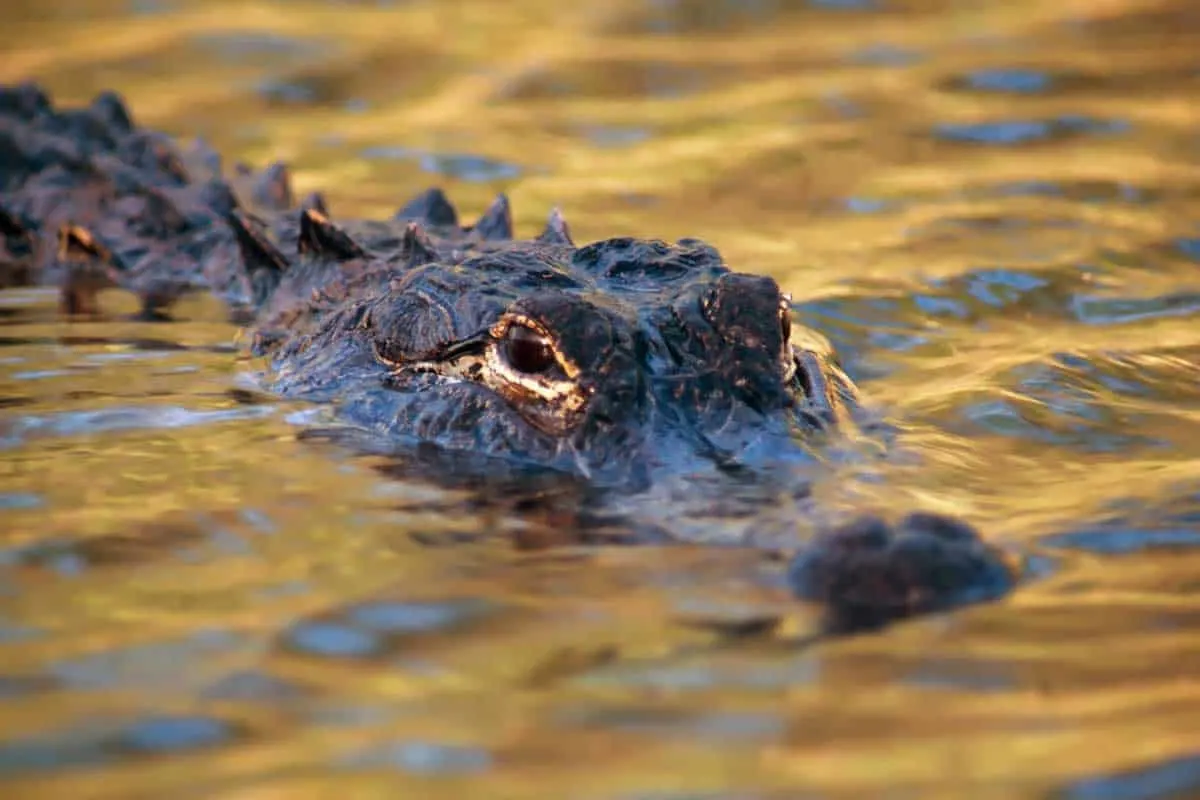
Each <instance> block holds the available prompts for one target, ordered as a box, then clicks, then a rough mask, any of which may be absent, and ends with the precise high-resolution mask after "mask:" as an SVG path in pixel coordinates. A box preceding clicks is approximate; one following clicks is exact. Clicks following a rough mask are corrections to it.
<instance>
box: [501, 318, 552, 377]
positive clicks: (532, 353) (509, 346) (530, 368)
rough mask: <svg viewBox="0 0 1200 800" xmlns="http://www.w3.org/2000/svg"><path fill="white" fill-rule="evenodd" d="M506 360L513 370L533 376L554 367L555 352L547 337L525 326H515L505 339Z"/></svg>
mask: <svg viewBox="0 0 1200 800" xmlns="http://www.w3.org/2000/svg"><path fill="white" fill-rule="evenodd" d="M504 358H505V360H507V361H508V364H509V366H511V367H512V368H513V369H515V370H517V371H519V372H524V373H527V374H531V375H533V374H537V373H539V372H545V371H546V370H548V369H549V368H550V367H551V366H553V364H554V350H553V349H551V347H550V343H549V342H548V341H546V337H545V336H542V335H541V334H540V333H537V332H536V331H533V330H530V329H529V328H526V327H525V326H523V325H513V326H512V327H511V328H509V329H508V334H507V335H506V336H505V338H504Z"/></svg>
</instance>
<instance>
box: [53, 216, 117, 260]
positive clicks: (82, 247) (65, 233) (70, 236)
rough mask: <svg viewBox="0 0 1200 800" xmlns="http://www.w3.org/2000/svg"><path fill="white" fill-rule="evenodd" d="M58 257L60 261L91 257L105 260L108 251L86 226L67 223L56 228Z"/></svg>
mask: <svg viewBox="0 0 1200 800" xmlns="http://www.w3.org/2000/svg"><path fill="white" fill-rule="evenodd" d="M58 258H59V260H61V261H81V260H87V259H93V258H95V259H100V260H102V261H107V260H108V259H109V253H108V250H107V249H105V247H104V246H103V245H102V244H100V243H99V242H97V241H96V239H95V237H93V236H92V233H91V231H89V230H88V229H87V228H83V227H81V226H79V225H72V224H70V223H67V224H65V225H62V226H60V227H59V229H58Z"/></svg>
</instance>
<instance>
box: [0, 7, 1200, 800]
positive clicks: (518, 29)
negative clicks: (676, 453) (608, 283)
mask: <svg viewBox="0 0 1200 800" xmlns="http://www.w3.org/2000/svg"><path fill="white" fill-rule="evenodd" d="M5 31H6V36H5V37H4V43H3V44H2V45H0V48H2V49H3V57H2V58H0V81H4V82H8V81H13V80H17V79H21V78H27V77H32V78H37V79H38V80H40V81H42V82H44V83H45V84H46V85H47V86H48V87H49V88H50V89H51V91H52V92H53V94H54V95H55V98H56V100H58V101H62V102H70V101H81V100H86V99H88V98H89V97H90V96H91V95H92V94H94V93H95V92H97V91H98V90H100V89H103V88H109V87H114V88H117V89H119V90H120V91H122V92H123V93H124V94H125V95H126V97H127V98H128V99H129V101H130V104H131V106H132V108H133V110H134V112H135V115H136V116H137V118H138V119H139V121H140V122H142V123H144V124H148V125H152V126H155V127H161V128H163V129H166V130H168V131H170V132H172V133H176V134H179V135H181V136H191V135H196V134H199V135H203V136H204V137H205V138H207V139H209V140H210V141H211V142H212V143H213V144H214V145H215V146H216V147H217V148H218V149H219V150H220V151H221V152H222V153H225V154H227V156H228V157H229V158H230V159H234V158H242V159H246V160H248V161H252V162H263V161H266V160H270V159H285V160H287V161H289V162H290V163H291V164H292V167H293V170H294V176H295V183H296V188H297V190H298V191H301V192H304V191H308V190H310V189H316V188H320V189H322V190H323V191H324V192H325V193H326V195H327V197H328V198H329V201H330V205H331V207H332V208H333V210H334V212H335V214H337V215H342V216H347V215H351V214H385V213H388V212H390V211H391V210H393V209H394V208H395V207H397V206H398V205H399V204H400V203H401V202H402V201H403V200H404V199H406V198H407V196H409V195H411V194H414V193H416V192H417V191H419V190H420V189H423V188H424V187H425V186H427V185H429V184H432V183H438V184H441V185H443V186H445V187H446V188H447V189H448V191H449V192H450V194H451V196H452V197H453V198H454V199H455V200H456V202H458V203H459V204H460V205H461V207H462V208H463V210H464V212H466V214H467V215H468V216H470V215H472V214H474V213H477V212H479V211H481V210H482V209H483V208H484V207H485V206H486V205H487V203H488V202H490V200H491V198H492V197H493V196H494V194H495V193H496V192H497V191H501V190H502V191H505V192H507V193H508V194H509V195H510V197H511V198H512V200H513V204H514V207H515V208H516V212H517V224H518V229H519V231H520V232H521V233H533V232H535V231H536V230H538V229H539V228H540V226H541V224H542V220H543V219H544V216H545V214H546V213H547V212H548V210H549V209H550V208H551V207H552V206H555V205H558V206H561V207H562V208H563V209H564V210H565V212H566V214H567V216H568V219H569V220H570V224H571V226H572V230H573V232H574V234H575V236H576V238H577V239H579V240H585V241H586V240H591V239H595V238H601V237H606V236H612V235H618V234H637V235H646V236H658V237H662V238H667V239H672V238H678V237H681V236H701V237H703V238H705V239H706V240H709V241H711V242H712V243H714V244H715V245H716V246H718V247H719V248H720V250H721V251H722V253H723V254H724V255H725V257H726V259H727V260H728V261H729V262H730V263H731V264H734V265H736V266H738V267H740V268H743V269H749V270H755V271H762V272H768V273H770V274H772V275H774V276H776V277H777V278H778V279H779V280H780V282H781V283H782V284H783V285H784V288H785V289H786V290H788V291H791V292H792V293H793V295H794V296H795V298H796V300H797V301H798V302H799V303H800V308H801V312H802V315H803V316H804V317H805V318H806V320H807V321H809V322H810V323H811V324H813V325H814V326H816V327H818V328H820V329H821V330H822V331H823V332H825V333H827V334H828V335H830V336H831V337H832V338H834V340H835V341H836V342H837V343H838V345H839V347H840V348H841V349H842V351H843V353H844V355H845V357H846V362H847V365H848V367H849V368H850V369H851V371H852V372H854V373H855V375H856V376H857V377H859V378H860V380H861V383H862V385H863V388H864V390H865V392H866V393H867V395H868V396H869V397H870V398H871V400H872V401H873V402H874V403H876V404H877V405H878V406H879V407H880V408H882V409H884V412H885V413H886V414H887V415H888V416H889V417H890V418H893V419H895V420H896V421H897V422H899V423H901V424H902V425H903V432H904V436H903V449H904V451H905V453H906V454H907V455H906V456H905V457H900V458H897V459H895V460H888V461H885V463H883V464H881V465H872V466H871V467H870V471H869V472H867V471H866V469H865V468H864V467H862V466H861V465H859V466H855V467H854V468H853V469H854V471H850V469H851V468H850V467H847V468H846V469H832V468H831V472H830V475H829V477H828V479H826V480H825V481H823V482H822V483H821V485H819V486H818V487H817V496H818V499H819V500H820V501H821V502H824V503H827V504H829V505H831V506H836V505H839V504H841V505H852V504H856V503H865V502H870V503H874V504H878V505H881V506H884V507H890V508H907V507H912V506H914V505H921V506H924V507H929V508H934V509H936V510H942V511H947V512H951V513H957V514H962V515H964V516H966V517H967V518H969V519H970V520H971V521H972V522H974V523H976V524H978V525H979V526H980V527H981V528H982V529H983V530H985V531H986V532H987V533H988V534H989V535H990V536H993V537H994V538H995V539H996V540H998V541H1001V542H1004V543H1007V544H1011V545H1013V546H1015V547H1017V548H1018V549H1019V550H1020V551H1021V552H1023V553H1026V554H1028V555H1030V556H1031V557H1035V558H1036V559H1037V560H1038V561H1037V562H1036V563H1040V564H1042V567H1041V569H1042V570H1043V571H1044V575H1043V577H1042V578H1041V579H1040V580H1036V581H1033V582H1031V583H1030V584H1029V585H1028V586H1026V587H1024V588H1022V589H1021V590H1020V591H1018V592H1017V593H1016V594H1015V595H1014V596H1012V597H1011V598H1010V599H1008V600H1006V601H1005V602H1003V603H999V604H994V605H991V606H986V607H980V608H976V609H971V610H969V611H964V612H961V613H957V614H954V615H951V616H950V617H948V618H936V619H927V620H920V621H915V622H912V623H909V624H905V625H900V626H896V627H895V628H893V629H891V630H889V631H887V632H885V633H883V634H879V635H872V636H866V637H861V638H857V639H848V640H844V641H837V642H829V643H823V644H819V645H816V646H807V647H806V646H802V642H803V638H804V636H805V634H806V633H807V632H809V631H811V630H812V626H813V613H814V612H813V610H812V609H808V608H805V607H803V606H801V605H800V604H798V603H796V602H794V601H792V600H791V599H790V598H789V597H788V596H787V593H786V591H785V590H784V589H783V588H782V586H781V584H780V581H779V575H778V569H777V568H776V567H772V566H770V565H768V566H764V565H763V564H762V563H761V561H760V560H759V559H757V558H755V557H754V554H753V553H748V552H747V553H742V552H731V551H714V550H712V549H706V548H685V547H674V548H632V549H627V548H612V549H595V550H584V551H579V550H571V549H567V550H536V549H535V550H523V549H520V548H514V547H513V546H512V544H511V540H512V538H513V536H517V535H521V534H523V533H527V532H528V531H527V529H528V528H530V527H536V526H537V525H538V524H541V523H538V522H537V521H529V520H520V519H512V518H509V517H508V516H506V515H503V514H497V513H495V511H494V510H489V509H488V508H484V507H478V506H474V505H471V504H469V503H466V502H465V498H464V496H463V495H462V494H460V493H456V492H454V491H451V490H448V489H438V488H434V487H430V486H427V485H422V484H421V483H420V482H419V481H413V480H394V479H389V478H388V477H386V476H384V475H383V474H382V473H381V472H380V470H379V467H380V464H378V463H377V462H376V461H373V460H372V459H368V458H352V457H349V456H347V455H346V454H345V453H341V452H339V451H337V450H336V448H332V447H325V446H322V445H320V444H318V443H313V442H303V441H297V439H296V428H295V426H294V425H292V424H290V423H289V422H288V421H287V414H288V413H290V412H292V411H295V409H289V408H283V407H280V406H278V405H275V404H265V405H264V404H254V403H247V402H244V401H243V400H239V399H237V398H236V397H235V396H231V395H230V393H229V391H228V390H229V388H230V387H231V386H233V385H234V383H235V380H236V374H237V372H238V370H239V369H240V366H239V364H238V363H237V359H236V356H235V355H234V353H233V351H232V350H230V349H229V348H228V347H227V345H228V344H229V343H230V342H231V341H232V340H233V337H234V333H235V331H234V330H233V329H232V328H231V327H230V326H228V325H226V324H225V323H223V322H222V321H221V319H222V316H221V313H220V311H219V310H218V309H217V308H216V307H215V305H214V304H212V303H209V302H206V301H203V300H196V301H194V302H192V301H189V304H188V305H187V306H186V307H185V308H184V309H183V310H182V313H181V317H183V319H184V321H182V322H179V323H177V324H173V325H170V326H167V327H163V326H154V325H144V324H135V323H123V322H111V323H95V324H88V325H66V324H64V323H62V322H60V321H58V320H57V319H56V318H55V316H54V314H53V300H52V295H48V294H46V293H45V292H43V291H38V290H33V291H22V292H10V293H6V294H5V295H2V296H0V306H3V311H4V314H3V315H2V316H0V326H2V328H0V345H2V347H0V415H2V416H0V442H2V443H3V447H4V452H3V455H2V456H0V459H2V460H0V476H2V478H3V480H2V483H0V485H2V486H3V490H2V491H0V516H2V517H3V522H2V523H0V529H3V531H4V533H2V534H0V598H2V599H0V648H2V649H3V656H2V660H3V664H4V666H3V668H0V694H3V695H4V696H5V713H4V715H3V721H2V722H0V731H2V733H3V739H4V743H3V744H0V777H3V778H7V784H8V786H7V794H6V796H30V797H34V796H63V797H111V798H117V797H122V798H124V797H141V796H146V797H150V796H177V797H188V796H205V797H217V796H220V797H237V798H242V797H247V798H248V797H308V796H313V797H323V796H327V795H339V796H355V797H359V796H361V797H374V796H380V797H395V796H413V797H430V798H435V797H447V798H449V797H463V796H470V797H513V798H516V797H530V798H532V797H539V798H540V797H579V798H633V797H639V798H642V797H655V798H668V797H669V798H682V797H694V796H704V797H730V798H732V797H789V798H790V797H797V796H801V794H802V793H803V792H809V793H811V794H812V795H813V796H821V797H826V796H838V797H840V796H863V797H885V796H905V797H908V796H915V797H1018V796H1020V797H1023V796H1031V797H1032V796H1038V797H1042V796H1048V797H1061V798H1071V800H1076V799H1080V798H1087V799H1088V800H1090V799H1091V798H1122V799H1124V798H1147V797H1156V798H1157V797H1189V796H1195V794H1196V793H1200V732H1198V731H1200V726H1198V725H1197V723H1196V721H1197V720H1198V719H1200V682H1198V677H1200V633H1198V632H1197V631H1200V626H1198V624H1197V623H1198V622H1200V604H1198V603H1197V600H1196V589H1197V586H1200V549H1197V547H1196V545H1197V543H1200V532H1198V531H1197V525H1198V524H1200V523H1198V520H1200V494H1198V492H1200V468H1197V466H1196V464H1197V463H1200V462H1198V461H1197V458H1200V389H1197V386H1200V381H1198V378H1200V368H1198V367H1197V363H1200V359H1198V355H1200V335H1198V334H1197V330H1198V327H1197V315H1198V312H1200V280H1198V279H1197V277H1196V276H1197V274H1198V273H1197V269H1198V267H1200V213H1198V212H1200V203H1198V201H1197V197H1198V196H1200V134H1198V131H1200V56H1198V55H1197V53H1200V13H1198V12H1197V10H1196V8H1195V7H1194V4H1193V3H1191V2H1189V0H1105V2H1093V1H1089V2H1084V0H1075V1H1074V2H1061V3H1057V4H1048V3H1037V2H1033V0H1010V2H998V1H995V2H993V1H990V0H989V1H983V0H981V1H980V2H974V3H959V2H949V0H942V1H941V2H938V1H937V0H878V2H871V0H859V1H858V2H855V1H854V0H842V1H841V2H834V1H833V0H824V1H823V2H819V1H818V0H812V1H811V2H771V1H770V0H755V2H745V3H735V2H732V0H730V1H729V2H719V1H718V0H708V1H707V2H700V0H686V1H685V0H678V1H677V2H656V3H649V2H633V0H610V1H609V2H577V3H572V4H567V5H563V4H561V3H552V2H548V0H521V1H520V2H509V3H504V4H500V3H490V2H480V1H479V0H455V1H454V2H450V1H447V2H407V3H388V2H379V3H372V2H315V1H313V2H304V3H290V2H289V3H284V2H251V3H241V2H239V3H233V2H216V1H214V2H183V1H182V0H135V1H134V2H121V3H117V2H109V1H107V0H106V1H105V2H81V1H80V0H74V1H73V2H72V1H69V0H59V1H58V2H39V3H28V2H17V3H9V5H8V7H7V8H6V14H5ZM121 302H122V301H121V299H120V298H114V299H113V303H112V304H111V305H113V306H115V307H116V308H118V309H119V308H120V303H121ZM106 305H110V304H109V303H107V302H106ZM89 337H90V340H91V341H85V339H88V338H89ZM145 339H167V340H169V342H171V343H175V344H179V345H183V346H184V347H183V348H182V349H180V348H174V349H169V348H165V347H160V348H155V347H147V346H145V342H142V344H141V345H139V344H137V342H138V341H139V340H145ZM864 478H871V480H864ZM464 538H465V539H467V540H468V541H464V542H461V543H459V544H455V545H453V546H445V543H447V542H455V541H458V540H459V539H464ZM439 544H440V545H443V546H438V545H439ZM1039 574H1042V573H1039ZM694 603H701V604H704V603H708V604H717V605H721V604H725V605H736V606H738V607H739V608H743V609H744V613H748V614H751V615H753V614H759V613H782V615H783V622H782V623H781V626H780V628H779V629H777V630H775V631H774V632H773V633H771V634H769V635H765V636H762V637H759V638H751V639H748V640H729V639H726V638H723V637H722V636H720V635H718V634H716V633H714V632H712V631H710V630H705V629H703V628H696V627H694V626H691V625H687V624H683V623H682V622H681V621H680V614H681V612H680V609H681V608H682V607H685V606H688V605H689V604H694ZM705 793H708V794H705Z"/></svg>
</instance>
